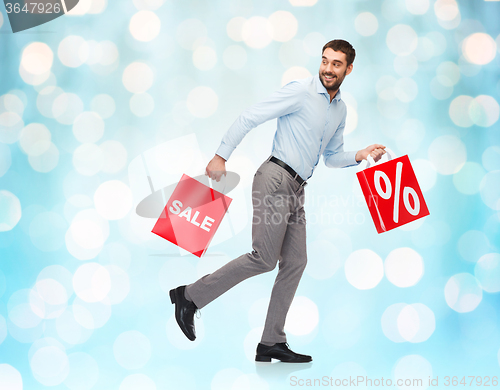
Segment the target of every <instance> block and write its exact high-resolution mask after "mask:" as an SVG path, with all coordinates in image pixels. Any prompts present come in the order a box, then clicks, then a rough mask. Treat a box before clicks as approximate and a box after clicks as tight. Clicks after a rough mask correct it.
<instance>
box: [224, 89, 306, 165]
mask: <svg viewBox="0 0 500 390" xmlns="http://www.w3.org/2000/svg"><path fill="white" fill-rule="evenodd" d="M305 94H306V89H305V87H304V85H303V84H301V83H299V82H297V81H292V82H290V83H288V84H286V85H285V86H283V87H282V88H281V89H279V90H277V91H276V92H274V93H273V94H271V95H270V96H269V97H267V98H266V99H264V100H262V101H261V102H259V103H257V104H254V105H253V106H251V107H249V108H247V109H246V110H245V111H243V112H242V113H241V114H240V116H239V117H238V118H237V119H236V121H235V122H234V123H233V124H232V125H231V127H230V128H229V129H228V130H227V131H226V133H225V134H224V137H223V138H222V142H221V144H220V146H219V148H218V149H217V151H216V154H217V155H219V156H221V157H222V158H223V159H225V160H226V161H227V160H228V159H229V157H230V156H231V154H232V153H233V151H234V149H236V147H237V146H238V145H239V144H240V142H241V141H242V140H243V138H244V137H245V135H246V134H247V133H248V132H249V131H250V130H252V129H253V128H255V127H257V126H259V125H261V124H262V123H264V122H267V121H268V120H271V119H275V118H278V117H281V116H284V115H288V114H291V113H293V112H295V111H298V110H299V109H300V108H301V106H302V102H303V99H304V97H305Z"/></svg>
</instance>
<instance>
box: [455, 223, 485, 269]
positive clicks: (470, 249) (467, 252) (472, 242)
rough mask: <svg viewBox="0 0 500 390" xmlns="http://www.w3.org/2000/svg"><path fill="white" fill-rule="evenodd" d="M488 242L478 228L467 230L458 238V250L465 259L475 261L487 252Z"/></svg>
mask: <svg viewBox="0 0 500 390" xmlns="http://www.w3.org/2000/svg"><path fill="white" fill-rule="evenodd" d="M489 248H490V242H489V240H488V237H486V234H484V233H483V232H482V231H480V230H468V231H466V232H465V233H464V234H462V235H461V236H460V238H459V239H458V252H459V253H460V255H461V256H462V257H463V258H464V259H465V260H467V261H470V262H471V263H475V262H477V261H478V259H479V258H480V257H481V256H482V255H484V254H486V253H488V252H489Z"/></svg>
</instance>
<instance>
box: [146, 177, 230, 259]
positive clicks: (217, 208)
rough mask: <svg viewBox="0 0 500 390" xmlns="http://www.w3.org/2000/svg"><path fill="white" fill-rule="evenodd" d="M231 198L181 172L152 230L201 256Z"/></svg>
mask: <svg viewBox="0 0 500 390" xmlns="http://www.w3.org/2000/svg"><path fill="white" fill-rule="evenodd" d="M231 201H232V199H231V198H229V197H228V196H226V195H224V194H222V193H220V192H218V191H215V190H213V189H212V188H210V187H208V186H206V185H204V184H202V183H200V182H199V181H197V180H195V179H193V178H191V177H189V176H188V175H182V178H181V180H180V181H179V183H178V184H177V186H176V187H175V190H174V192H173V193H172V196H171V197H170V199H169V200H168V202H167V205H166V206H165V209H164V210H163V212H162V213H161V215H160V218H159V219H158V221H157V222H156V224H155V226H154V228H153V230H152V232H153V233H155V234H157V235H159V236H160V237H163V238H165V239H166V240H168V241H170V242H171V243H173V244H175V245H177V246H179V247H181V248H183V249H185V250H187V251H189V252H191V253H192V254H193V255H195V256H198V257H201V256H203V254H204V253H205V251H206V250H207V248H208V245H209V244H210V241H211V240H212V238H213V236H214V234H215V232H216V231H217V228H218V227H219V225H220V223H221V221H222V218H223V217H224V214H225V213H226V211H227V209H228V207H229V205H230V204H231Z"/></svg>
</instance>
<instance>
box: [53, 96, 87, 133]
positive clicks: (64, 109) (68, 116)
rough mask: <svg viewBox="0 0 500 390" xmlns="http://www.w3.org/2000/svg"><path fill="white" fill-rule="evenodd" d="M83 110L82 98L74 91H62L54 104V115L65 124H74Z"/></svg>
mask: <svg viewBox="0 0 500 390" xmlns="http://www.w3.org/2000/svg"><path fill="white" fill-rule="evenodd" d="M82 112H83V102H82V99H80V97H79V96H78V95H77V94H74V93H61V94H60V95H58V96H57V97H56V98H55V100H54V103H53V104H52V115H53V117H54V118H55V119H56V120H57V121H58V122H59V123H62V124H63V125H72V124H73V122H74V121H75V119H76V117H77V116H78V115H80V114H81V113H82Z"/></svg>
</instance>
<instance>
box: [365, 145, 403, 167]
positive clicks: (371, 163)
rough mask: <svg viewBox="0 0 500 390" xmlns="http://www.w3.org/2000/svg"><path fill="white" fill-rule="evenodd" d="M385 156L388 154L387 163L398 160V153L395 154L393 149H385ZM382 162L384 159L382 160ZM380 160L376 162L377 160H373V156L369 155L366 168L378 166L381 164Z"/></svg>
mask: <svg viewBox="0 0 500 390" xmlns="http://www.w3.org/2000/svg"><path fill="white" fill-rule="evenodd" d="M384 150H385V154H387V161H389V160H392V159H394V158H396V157H397V156H396V153H394V152H393V151H392V150H391V149H389V148H388V147H386V148H385V149H384ZM380 160H382V158H381V159H380ZM380 160H378V161H377V162H375V160H374V159H373V157H372V156H370V155H368V157H367V158H366V161H367V163H366V168H370V167H371V166H374V165H377V164H381V162H380Z"/></svg>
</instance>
